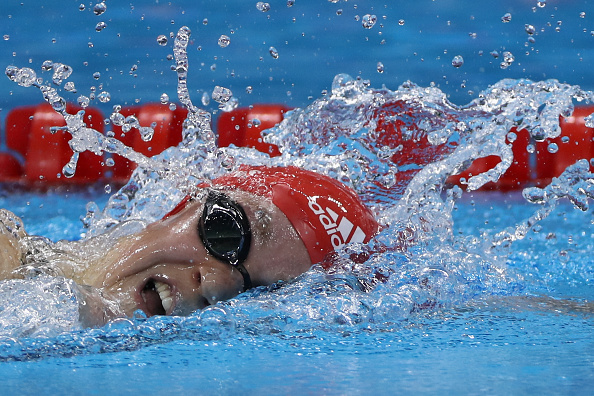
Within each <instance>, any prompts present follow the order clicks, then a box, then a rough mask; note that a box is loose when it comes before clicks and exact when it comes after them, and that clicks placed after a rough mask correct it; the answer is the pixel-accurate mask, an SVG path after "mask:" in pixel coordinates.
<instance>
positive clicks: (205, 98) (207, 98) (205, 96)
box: [202, 92, 210, 106]
mask: <svg viewBox="0 0 594 396" xmlns="http://www.w3.org/2000/svg"><path fill="white" fill-rule="evenodd" d="M209 103H210V96H209V95H208V93H207V92H204V93H203V94H202V105H203V106H208V104H209Z"/></svg>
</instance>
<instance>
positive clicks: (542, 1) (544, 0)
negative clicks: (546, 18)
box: [536, 0, 547, 8]
mask: <svg viewBox="0 0 594 396" xmlns="http://www.w3.org/2000/svg"><path fill="white" fill-rule="evenodd" d="M536 5H537V6H539V7H540V8H544V7H545V6H546V5H547V0H538V1H537V2H536Z"/></svg>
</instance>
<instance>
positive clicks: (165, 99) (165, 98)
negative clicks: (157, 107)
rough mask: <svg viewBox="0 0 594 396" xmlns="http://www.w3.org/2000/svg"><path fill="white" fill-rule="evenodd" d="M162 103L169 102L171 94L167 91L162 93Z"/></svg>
mask: <svg viewBox="0 0 594 396" xmlns="http://www.w3.org/2000/svg"><path fill="white" fill-rule="evenodd" d="M160 99H161V104H167V103H168V102H169V95H167V94H166V93H162V94H161V98H160Z"/></svg>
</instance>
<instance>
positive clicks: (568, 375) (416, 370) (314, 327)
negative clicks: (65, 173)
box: [0, 191, 594, 394]
mask: <svg viewBox="0 0 594 396" xmlns="http://www.w3.org/2000/svg"><path fill="white" fill-rule="evenodd" d="M95 193H96V194H97V195H98V196H99V197H101V193H100V192H97V191H95ZM66 195H67V199H61V198H65V196H66ZM38 199H39V196H38V195H37V194H30V193H24V194H15V195H11V196H10V197H3V198H2V204H3V206H5V207H8V208H13V209H15V211H16V212H17V213H19V212H22V213H23V214H24V215H25V219H27V218H29V219H30V220H33V219H34V218H35V216H36V213H35V212H36V211H38V209H39V208H38V207H37V205H36V204H37V202H38ZM44 199H46V201H45V204H47V203H51V204H52V205H48V206H49V207H48V208H46V209H45V210H44V213H45V215H46V216H45V218H43V219H42V218H39V219H38V220H37V221H35V223H36V224H37V227H38V228H37V230H39V232H40V233H42V234H43V233H46V234H50V235H54V236H55V237H56V238H61V237H62V235H63V234H62V232H56V231H55V225H56V224H60V225H61V226H62V227H63V232H66V234H67V235H69V236H73V237H76V236H77V235H78V234H79V233H81V232H82V227H81V225H80V222H79V220H78V218H77V216H76V214H75V211H73V210H66V208H68V207H78V208H80V209H81V210H82V208H83V207H84V205H85V203H86V202H87V200H88V199H89V192H86V191H85V192H74V193H72V192H71V193H68V194H64V193H51V194H49V195H46V196H44ZM98 202H101V201H100V200H99V201H98ZM27 203H29V204H27ZM72 205H73V206H72ZM526 210H530V207H529V204H526V203H523V202H522V198H521V197H520V196H519V195H517V194H511V195H503V194H499V193H476V194H475V195H474V196H468V197H465V198H463V199H462V201H461V202H459V204H458V205H457V209H456V210H455V212H454V213H455V217H456V224H457V232H458V233H466V232H469V231H472V232H474V233H476V232H477V231H476V230H489V229H498V228H500V227H501V226H502V225H503V224H506V223H513V222H514V221H515V220H514V219H516V218H517V216H518V215H519V214H520V213H521V212H522V211H526ZM28 213H30V214H28ZM560 218H562V219H563V226H561V227H559V226H558V224H559V220H558V219H560ZM541 225H542V228H541V229H540V230H539V231H538V232H537V233H533V234H531V235H530V236H529V237H527V238H526V239H524V240H522V241H520V242H519V243H517V244H514V247H513V252H512V254H511V256H510V260H509V262H510V264H511V265H512V266H513V267H514V270H515V271H517V272H518V273H519V274H521V275H522V277H523V278H524V279H525V281H524V282H523V285H522V287H524V288H529V289H531V290H532V291H533V292H534V293H533V297H531V298H517V297H514V296H493V295H491V296H489V295H487V296H483V297H480V298H477V299H472V300H469V301H466V302H463V303H461V304H459V305H456V306H451V307H444V308H441V309H431V310H427V311H426V312H423V311H420V312H417V313H415V314H411V315H409V316H408V317H407V318H406V319H404V320H394V321H392V322H389V323H388V322H384V323H373V322H361V323H344V322H342V323H341V322H339V321H336V320H332V318H328V319H327V320H323V321H322V323H320V322H319V321H318V322H317V323H316V322H315V321H314V322H309V323H308V322H307V321H306V322H302V323H291V321H290V319H287V318H286V317H283V312H282V311H279V312H278V313H277V314H276V315H271V316H270V317H269V318H268V320H269V321H270V323H259V324H254V325H253V326H252V327H251V328H246V327H244V326H245V323H243V324H242V323H238V325H239V327H237V328H235V329H233V328H232V327H229V326H226V327H225V329H223V330H221V328H219V327H210V328H209V329H206V330H205V329H204V322H203V323H202V325H201V326H202V329H198V328H197V327H194V328H195V329H196V331H195V332H193V331H192V326H198V324H197V322H196V318H194V319H192V320H193V321H194V324H192V323H188V321H184V320H170V321H164V322H160V321H152V323H150V326H149V327H147V324H137V326H138V327H137V328H141V329H143V330H142V332H140V333H137V332H135V331H134V330H133V329H132V327H135V325H131V324H130V323H120V324H114V325H110V326H108V327H107V328H105V329H101V330H95V331H94V332H93V331H82V332H80V331H79V332H75V333H71V334H65V335H63V336H58V337H52V338H49V339H48V338H43V337H42V338H36V339H23V340H20V341H17V340H7V339H5V340H4V343H3V348H2V350H1V353H2V357H3V359H7V360H8V361H13V360H17V361H13V362H12V363H3V364H2V365H1V366H0V367H1V371H2V375H3V378H5V380H4V386H5V388H6V389H18V390H19V393H24V394H34V393H37V392H44V393H45V392H47V393H53V392H83V393H100V394H102V393H107V392H114V393H128V392H130V393H138V392H150V391H152V392H154V391H157V392H159V391H161V392H173V393H177V392H187V391H196V392H199V393H204V394H221V393H225V394H226V393H236V392H238V391H243V392H248V393H260V392H262V391H270V392H280V393H294V392H306V393H324V394H345V393H347V394H351V393H356V394H357V393H379V394H388V393H389V394H392V393H411V392H414V393H419V392H421V393H435V392H445V393H472V394H475V393H497V394H501V393H516V394H517V393H526V394H533V393H535V392H545V393H547V394H551V393H553V394H557V393H562V394H567V393H571V394H575V393H578V394H579V393H587V389H588V387H589V384H591V381H592V380H593V377H594V372H593V370H592V366H593V364H594V354H593V353H592V350H593V349H592V339H593V336H594V330H593V327H592V319H593V312H594V311H593V308H594V307H592V306H591V305H588V304H584V303H583V302H584V301H586V300H589V299H590V296H591V288H592V282H593V278H592V258H591V254H590V252H591V249H592V244H593V243H594V233H593V228H592V215H591V214H590V213H582V212H580V211H578V210H576V209H574V208H573V207H572V206H570V205H569V204H563V205H561V207H560V208H558V212H557V214H556V216H555V218H552V219H548V220H547V221H545V222H544V223H543V224H541ZM551 234H554V235H555V236H554V242H551V238H552V237H551ZM551 245H552V246H551ZM538 293H541V294H538ZM304 298H306V300H305V301H308V300H309V299H311V298H315V297H311V296H308V297H305V296H304ZM215 323H219V322H215ZM218 325H220V323H219V324H218ZM218 325H216V326H218ZM143 326H144V327H143ZM149 328H152V331H153V334H150V333H149V331H147V329H149ZM89 337H97V338H96V339H94V340H93V341H92V342H90V341H89ZM100 352H103V353H100ZM38 354H41V356H39V355H38ZM32 378H34V380H32ZM23 383H27V384H28V385H27V389H23V388H22V384H23Z"/></svg>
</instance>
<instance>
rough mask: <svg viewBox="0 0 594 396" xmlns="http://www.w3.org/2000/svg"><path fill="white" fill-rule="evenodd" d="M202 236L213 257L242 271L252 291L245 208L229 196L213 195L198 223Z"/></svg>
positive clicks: (249, 242)
mask: <svg viewBox="0 0 594 396" xmlns="http://www.w3.org/2000/svg"><path fill="white" fill-rule="evenodd" d="M198 234H199V235H200V239H201V240H202V243H204V246H205V247H206V250H207V251H208V252H209V253H210V254H211V255H213V256H214V257H215V258H217V259H219V260H221V261H224V262H227V263H229V264H231V265H233V266H234V267H235V268H237V269H238V270H239V272H240V273H241V275H242V276H243V281H244V291H245V290H247V289H249V288H251V287H252V285H251V280H250V277H249V274H248V273H247V271H246V269H245V268H244V267H243V264H242V263H243V261H245V259H246V258H247V256H248V253H249V249H250V244H251V237H252V234H251V230H250V223H249V220H248V218H247V216H246V214H245V212H244V210H243V208H242V207H241V206H240V205H239V204H237V203H236V202H234V201H233V200H231V199H230V198H229V197H227V196H226V195H225V194H223V193H220V192H217V191H209V193H208V197H207V198H206V202H205V204H204V211H203V213H202V216H201V217H200V221H199V223H198Z"/></svg>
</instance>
